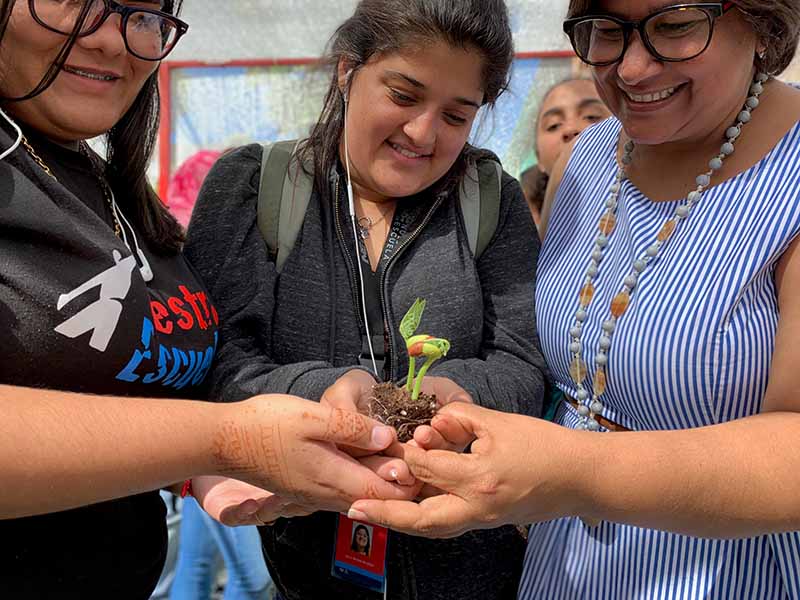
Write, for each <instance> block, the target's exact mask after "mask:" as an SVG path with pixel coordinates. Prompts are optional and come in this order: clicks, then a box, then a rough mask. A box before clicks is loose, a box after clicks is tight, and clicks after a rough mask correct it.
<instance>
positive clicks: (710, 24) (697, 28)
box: [564, 2, 735, 67]
mask: <svg viewBox="0 0 800 600" xmlns="http://www.w3.org/2000/svg"><path fill="white" fill-rule="evenodd" d="M734 6H735V3H734V2H700V3H693V4H675V5H673V6H667V7H666V8H663V9H661V10H658V11H656V12H654V13H653V14H650V15H648V16H646V17H645V18H644V19H641V20H639V21H625V20H623V19H619V18H617V17H614V16H612V15H586V16H583V17H575V18H573V19H567V20H566V21H564V32H565V33H566V34H567V35H568V36H569V40H570V42H571V43H572V47H573V48H574V50H575V54H577V55H578V58H580V59H581V60H582V61H583V62H585V63H587V64H589V65H592V66H595V67H601V66H605V65H612V64H614V63H616V62H619V61H620V60H622V57H623V56H624V55H625V51H626V50H627V49H628V44H629V42H630V39H631V33H633V31H638V32H639V37H640V38H641V39H642V43H643V44H644V46H645V48H647V50H648V51H649V52H650V54H652V55H653V56H654V57H656V58H657V59H658V60H663V61H667V62H680V61H684V60H691V59H692V58H695V57H697V56H699V55H700V54H702V53H703V52H705V50H706V48H708V45H709V44H710V43H711V37H712V36H713V34H714V21H715V20H716V19H717V18H718V17H721V16H722V15H723V14H724V13H726V12H728V11H729V10H730V9H731V8H733V7H734Z"/></svg>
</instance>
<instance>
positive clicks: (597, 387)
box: [592, 369, 607, 413]
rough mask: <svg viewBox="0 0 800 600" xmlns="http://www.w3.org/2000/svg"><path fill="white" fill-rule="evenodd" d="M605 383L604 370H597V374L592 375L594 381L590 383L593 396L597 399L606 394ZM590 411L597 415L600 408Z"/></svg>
mask: <svg viewBox="0 0 800 600" xmlns="http://www.w3.org/2000/svg"><path fill="white" fill-rule="evenodd" d="M606 383H607V380H606V371H605V369H597V372H596V373H595V374H594V381H593V382H592V387H593V388H594V395H595V396H598V397H599V396H602V395H603V394H605V393H606ZM592 410H593V411H594V412H596V413H597V412H600V411H602V408H601V409H600V410H594V408H593V409H592Z"/></svg>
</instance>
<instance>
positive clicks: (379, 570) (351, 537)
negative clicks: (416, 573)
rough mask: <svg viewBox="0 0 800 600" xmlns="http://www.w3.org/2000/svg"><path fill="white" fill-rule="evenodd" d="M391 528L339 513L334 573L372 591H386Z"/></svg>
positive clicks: (332, 571) (335, 575)
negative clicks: (387, 553)
mask: <svg viewBox="0 0 800 600" xmlns="http://www.w3.org/2000/svg"><path fill="white" fill-rule="evenodd" d="M388 541H389V530H388V529H386V528H385V527H380V526H378V525H373V524H372V523H367V522H365V521H353V520H352V519H348V518H347V517H346V516H344V515H339V522H338V524H337V526H336V541H335V543H336V547H335V550H334V553H333V568H332V569H331V574H332V575H333V576H334V577H336V578H338V579H342V580H344V581H349V582H350V583H354V584H356V585H358V586H360V587H363V588H366V589H368V590H372V591H373V592H380V593H384V592H385V591H386V546H387V544H388Z"/></svg>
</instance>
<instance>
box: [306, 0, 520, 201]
mask: <svg viewBox="0 0 800 600" xmlns="http://www.w3.org/2000/svg"><path fill="white" fill-rule="evenodd" d="M437 41H444V42H447V43H448V44H450V45H451V46H454V47H458V48H465V49H474V50H477V51H478V52H479V53H480V54H481V56H482V57H483V61H484V64H483V86H484V98H483V102H484V104H487V105H489V106H493V105H494V103H495V101H496V100H497V98H498V97H499V96H500V95H501V94H502V93H503V92H504V91H505V90H506V89H507V87H508V83H509V77H510V70H511V64H512V62H513V60H514V43H513V39H512V36H511V27H510V25H509V18H508V8H507V7H506V3H505V1H504V0H361V2H359V3H358V6H356V10H355V13H353V16H352V17H350V18H349V19H347V21H345V22H344V23H343V24H342V25H340V26H339V28H338V29H337V30H336V32H335V33H334V34H333V36H332V38H331V40H330V42H329V44H328V48H329V49H328V51H327V52H326V57H325V59H324V63H323V64H325V65H327V66H328V67H329V68H330V69H331V71H332V76H331V82H330V86H329V88H328V93H327V95H326V97H325V101H324V104H323V108H322V113H321V114H320V117H319V119H318V121H317V123H316V125H315V126H314V128H313V129H312V131H311V135H310V136H309V138H308V140H307V142H306V143H305V144H304V145H303V146H302V147H301V149H300V151H299V153H298V158H299V159H300V160H301V161H302V164H303V165H304V166H306V165H313V175H314V179H315V183H316V188H317V191H318V192H319V193H320V194H321V195H322V199H323V200H328V199H329V197H330V189H329V185H328V183H327V181H328V176H329V173H330V171H331V168H332V167H333V166H334V165H335V164H336V161H337V160H338V157H339V142H340V140H341V136H342V131H343V130H344V103H343V101H342V93H341V90H340V88H339V74H338V68H337V67H338V65H339V63H340V62H341V61H344V62H345V63H346V64H347V66H348V68H350V69H352V70H353V71H355V70H358V69H359V68H360V67H362V66H363V65H365V64H366V63H367V61H369V59H370V58H372V57H373V56H378V55H381V54H389V53H392V52H397V51H399V50H402V49H403V48H406V47H408V46H410V45H413V44H419V45H424V44H425V43H431V42H437ZM443 68H446V66H444V65H443ZM477 155H479V152H478V151H477V150H476V149H474V148H472V147H471V146H469V145H466V146H465V148H464V150H463V151H462V152H461V155H460V156H459V158H458V159H457V160H456V163H455V164H454V165H453V167H452V168H451V170H450V172H449V173H448V174H447V175H445V177H443V178H442V180H441V181H440V182H439V183H438V184H437V185H438V187H440V189H441V188H442V187H447V186H449V185H451V184H452V183H453V182H454V181H455V180H456V179H457V178H458V177H460V176H461V174H463V172H464V170H465V166H466V160H467V159H468V158H470V157H472V156H477ZM305 168H306V169H307V170H309V173H311V169H309V168H308V167H305Z"/></svg>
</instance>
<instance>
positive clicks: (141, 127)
mask: <svg viewBox="0 0 800 600" xmlns="http://www.w3.org/2000/svg"><path fill="white" fill-rule="evenodd" d="M182 2H183V0H164V2H163V7H162V10H163V11H164V12H167V13H169V14H172V15H177V14H178V13H179V12H180V7H181V4H182ZM14 3H15V0H0V42H2V40H3V38H4V37H5V32H6V28H7V26H8V22H9V18H10V16H11V11H12V9H13V8H14ZM90 6H91V2H90V0H84V2H83V6H82V8H81V13H80V16H79V18H78V20H77V22H76V24H75V27H74V29H73V31H72V33H70V35H68V36H66V38H65V42H64V45H63V46H62V48H61V50H60V51H59V53H58V55H57V56H56V58H55V59H54V60H53V62H52V64H51V65H50V67H49V68H48V69H47V72H45V73H44V74H43V76H42V79H41V80H40V81H39V83H38V84H37V85H36V86H35V87H34V89H32V90H30V91H28V92H26V93H25V95H24V96H20V97H13V98H12V97H5V96H2V95H0V104H3V105H8V104H10V103H14V102H22V101H24V100H28V99H30V98H33V97H34V96H37V95H38V94H41V93H42V92H43V91H45V90H46V89H47V88H48V87H49V86H50V85H51V84H52V83H53V81H54V80H55V78H56V77H57V76H58V73H59V72H60V70H61V68H62V66H63V65H64V63H65V62H66V60H67V57H68V56H69V53H70V51H71V50H72V47H73V46H74V44H75V40H76V39H77V37H78V32H79V31H80V28H81V26H82V25H83V22H84V20H85V19H86V15H87V14H88V12H89V8H90ZM159 108H160V104H159V95H158V69H156V70H155V71H154V72H153V73H152V75H150V77H148V78H147V80H146V81H145V83H144V85H143V86H142V89H141V90H140V91H139V94H138V95H137V96H136V99H135V100H134V102H133V104H132V105H131V107H130V108H129V109H128V111H127V112H126V113H125V115H123V117H122V118H121V119H120V120H119V121H118V122H117V123H116V124H115V125H114V126H113V127H112V128H111V129H110V130H109V131H108V132H107V133H106V136H105V137H106V162H105V167H104V168H105V177H106V180H107V181H108V183H109V185H111V187H112V188H113V189H114V190H115V193H116V194H117V200H118V202H119V204H120V206H121V207H122V210H124V211H125V213H126V214H128V215H132V216H133V219H132V220H133V221H134V223H135V225H136V227H137V229H138V230H139V231H141V232H142V233H143V235H144V237H145V238H146V239H147V241H148V242H149V243H150V245H151V247H152V248H153V249H154V250H155V251H157V252H160V253H163V254H173V253H175V252H177V251H179V250H180V248H181V246H182V244H183V238H184V234H183V230H182V229H181V226H180V225H179V224H178V222H177V221H176V220H175V218H174V217H173V216H172V215H171V214H170V213H169V211H168V210H167V209H166V207H165V206H164V204H163V203H162V202H161V200H160V199H159V197H158V195H157V194H156V192H155V190H154V189H153V188H152V186H151V185H150V183H149V182H148V181H147V166H148V165H149V164H150V159H151V157H152V155H153V149H154V148H155V144H156V139H157V137H158V123H159V116H160V111H159Z"/></svg>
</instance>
